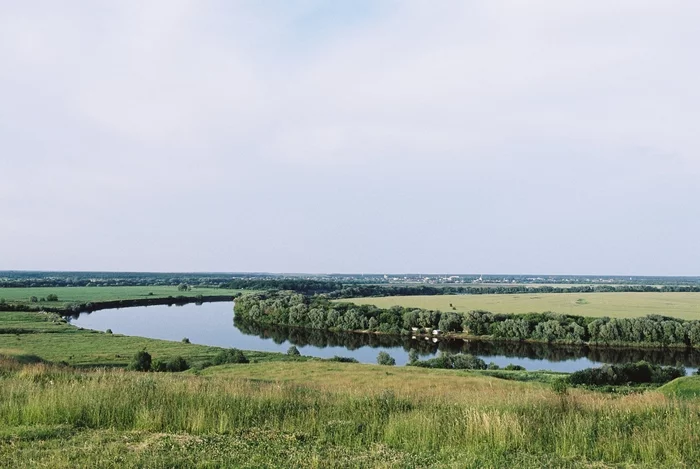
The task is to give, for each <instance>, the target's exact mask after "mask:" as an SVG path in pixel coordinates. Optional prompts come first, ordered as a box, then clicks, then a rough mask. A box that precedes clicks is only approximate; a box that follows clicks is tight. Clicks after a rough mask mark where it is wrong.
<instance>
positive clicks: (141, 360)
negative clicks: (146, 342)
mask: <svg viewBox="0 0 700 469" xmlns="http://www.w3.org/2000/svg"><path fill="white" fill-rule="evenodd" d="M152 361H153V360H152V358H151V354H150V353H148V352H146V351H145V350H141V351H140V352H137V353H136V355H134V359H133V360H132V361H131V363H129V366H128V368H127V369H128V370H130V371H151V362H152Z"/></svg>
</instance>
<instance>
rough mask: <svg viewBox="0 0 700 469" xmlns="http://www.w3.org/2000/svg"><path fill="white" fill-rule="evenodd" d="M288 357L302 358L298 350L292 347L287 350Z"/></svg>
mask: <svg viewBox="0 0 700 469" xmlns="http://www.w3.org/2000/svg"><path fill="white" fill-rule="evenodd" d="M287 355H289V356H290V357H299V356H301V353H300V352H299V349H298V348H296V347H295V346H294V345H292V346H291V347H289V348H288V349H287Z"/></svg>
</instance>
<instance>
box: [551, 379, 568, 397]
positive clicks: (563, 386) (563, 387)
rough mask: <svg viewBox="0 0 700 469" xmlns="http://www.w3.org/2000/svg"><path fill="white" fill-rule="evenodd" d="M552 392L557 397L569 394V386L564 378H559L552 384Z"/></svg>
mask: <svg viewBox="0 0 700 469" xmlns="http://www.w3.org/2000/svg"><path fill="white" fill-rule="evenodd" d="M552 391H554V392H555V393H557V394H559V395H564V394H567V393H568V392H569V385H568V383H567V381H566V378H559V379H557V380H554V381H553V382H552Z"/></svg>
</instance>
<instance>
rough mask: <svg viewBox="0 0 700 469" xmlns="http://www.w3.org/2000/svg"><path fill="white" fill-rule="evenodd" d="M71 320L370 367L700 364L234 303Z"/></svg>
mask: <svg viewBox="0 0 700 469" xmlns="http://www.w3.org/2000/svg"><path fill="white" fill-rule="evenodd" d="M71 322H72V323H73V324H75V325H76V326H79V327H85V328H88V329H96V330H101V331H104V330H106V329H112V331H114V333H115V334H126V335H132V336H142V337H149V338H154V339H165V340H175V341H179V340H181V339H182V338H183V337H187V338H189V339H190V341H191V342H192V343H195V344H203V345H213V346H219V347H237V348H240V349H244V350H260V351H266V352H282V353H284V352H286V350H287V349H288V348H289V347H290V346H291V345H296V346H297V348H299V349H300V351H301V353H302V354H304V355H311V356H316V357H324V358H329V357H332V356H334V355H341V356H346V357H353V358H355V359H357V360H359V361H360V362H363V363H375V362H376V358H377V354H378V353H379V352H380V351H385V352H388V353H389V354H391V356H392V357H394V358H395V359H396V363H397V364H399V365H403V364H405V363H406V362H407V361H408V352H409V351H410V350H412V349H415V350H416V351H417V352H418V353H419V355H421V356H422V357H424V358H429V357H432V356H434V355H436V354H437V353H438V352H440V351H443V350H444V351H448V352H453V353H457V352H463V353H471V354H472V355H476V356H478V357H480V358H482V359H483V360H485V361H486V362H491V361H493V362H495V363H496V364H498V365H499V366H505V365H508V364H509V363H513V364H516V365H522V366H524V367H525V368H527V369H528V370H553V371H567V372H571V371H576V370H580V369H582V368H588V367H590V366H596V365H598V364H600V363H624V362H630V361H639V360H646V361H649V362H651V363H656V364H662V365H676V364H682V365H684V366H686V367H687V368H697V367H698V366H700V352H698V351H696V350H659V349H628V348H622V349H610V348H589V347H579V346H575V347H571V346H568V347H566V346H550V345H546V344H530V343H520V342H485V341H470V342H465V341H463V340H440V341H438V342H433V341H432V338H431V340H424V339H411V337H410V336H408V337H395V336H386V335H374V334H353V333H342V332H340V333H335V332H328V331H319V330H310V329H299V328H291V327H268V326H264V327H263V326H260V325H257V324H250V323H246V322H244V321H238V320H236V321H234V319H233V303H205V304H203V305H200V306H198V305H194V304H187V305H184V306H178V307H168V306H148V307H135V308H124V309H117V310H101V311H95V312H93V313H81V314H80V315H78V316H77V317H73V318H72V319H71Z"/></svg>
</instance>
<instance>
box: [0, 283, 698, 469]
mask: <svg viewBox="0 0 700 469" xmlns="http://www.w3.org/2000/svg"><path fill="white" fill-rule="evenodd" d="M125 288H127V287H125ZM65 290H68V289H65ZM76 290H77V289H76ZM89 290H98V289H89ZM105 290H111V289H105ZM56 294H59V295H60V292H59V293H56ZM146 294H147V292H146ZM154 294H155V291H154ZM59 297H60V296H59ZM117 298H120V297H117ZM446 298H454V297H446ZM73 301H95V297H94V296H89V297H85V298H81V299H78V300H73ZM143 349H146V350H148V352H149V353H151V355H152V356H153V357H154V358H161V359H168V358H172V357H175V356H178V355H180V356H183V357H185V358H186V359H187V360H189V361H190V362H196V361H203V360H208V359H211V358H212V357H213V356H214V355H215V354H216V353H218V352H219V351H220V349H219V348H216V347H206V346H200V345H194V344H184V343H181V342H169V341H162V340H154V339H146V338H140V337H127V336H120V335H112V334H107V333H103V332H96V331H87V330H80V329H78V328H76V327H74V326H71V325H70V324H67V323H66V322H65V321H63V320H62V318H60V316H57V315H55V314H46V313H39V312H13V313H7V312H6V313H2V312H0V396H2V398H1V399H0V467H13V468H30V467H31V468H34V467H46V468H69V467H70V468H74V467H86V468H87V467H113V468H131V467H133V468H137V467H156V468H157V467H163V468H165V467H168V468H169V467H182V468H185V467H244V468H266V467H267V468H277V467H294V468H298V467H302V468H305V467H308V468H336V467H337V468H366V467H381V468H406V467H409V468H413V467H415V468H418V467H421V468H431V467H439V468H442V467H448V468H457V467H459V468H470V467H473V468H482V467H493V468H497V467H514V466H517V467H521V468H539V467H570V468H577V467H587V468H590V467H611V466H612V467H628V466H633V467H645V468H647V467H648V468H657V467H698V466H700V434H699V433H698V432H697V431H696V429H697V428H700V400H698V399H693V397H695V395H696V394H697V389H698V388H700V385H699V384H698V383H699V381H698V379H696V378H681V379H680V380H678V381H675V382H672V383H669V384H668V385H666V386H664V387H662V388H660V389H659V391H646V392H643V393H641V392H640V393H633V394H630V395H619V394H606V393H600V392H593V391H586V390H582V389H572V388H569V389H568V390H565V391H563V392H561V391H562V390H560V392H555V391H554V390H553V389H552V386H551V384H550V383H551V382H552V381H553V380H555V379H557V378H559V376H560V375H557V374H553V373H542V374H535V373H529V374H528V373H526V372H512V376H509V378H518V379H519V375H518V373H521V374H522V376H523V377H524V378H527V379H529V380H530V379H531V380H532V381H531V382H520V381H517V380H511V379H500V378H497V377H494V376H489V375H488V373H489V372H486V371H483V372H468V371H453V370H431V369H424V368H415V367H383V366H374V365H360V364H352V363H338V362H323V361H319V360H313V359H308V358H300V359H294V358H290V357H287V356H286V355H282V354H274V353H263V352H246V355H247V356H248V358H249V359H250V360H251V362H252V363H249V364H238V365H222V366H218V367H210V368H205V369H204V370H202V371H196V370H189V371H187V372H184V373H139V372H129V371H124V370H123V369H121V368H118V367H123V366H124V365H126V364H127V363H128V362H129V361H130V360H131V357H132V356H133V355H134V354H135V353H136V352H137V351H139V350H143ZM39 359H43V360H49V361H51V362H54V363H53V364H52V363H43V362H38V360H39ZM62 361H66V362H67V363H68V364H69V365H71V366H63V365H59V364H58V363H60V362H62ZM492 373H495V372H492ZM503 373H508V372H503ZM526 374H527V376H525V375H526Z"/></svg>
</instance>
